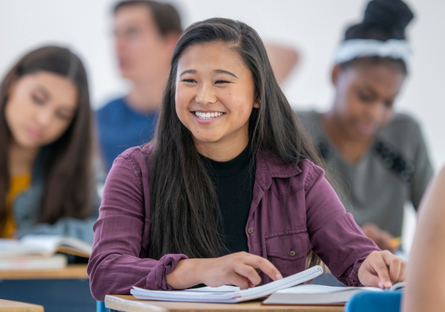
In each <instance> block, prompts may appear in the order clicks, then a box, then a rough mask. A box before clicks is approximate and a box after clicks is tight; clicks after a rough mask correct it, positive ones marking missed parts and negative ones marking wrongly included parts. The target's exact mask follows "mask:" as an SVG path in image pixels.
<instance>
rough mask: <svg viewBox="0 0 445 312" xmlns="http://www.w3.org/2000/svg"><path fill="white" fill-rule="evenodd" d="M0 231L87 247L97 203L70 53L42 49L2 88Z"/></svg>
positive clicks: (78, 79)
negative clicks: (66, 240)
mask: <svg viewBox="0 0 445 312" xmlns="http://www.w3.org/2000/svg"><path fill="white" fill-rule="evenodd" d="M0 109H1V113H0V145H1V146H4V147H6V148H3V149H1V151H0V167H1V168H2V170H1V172H2V174H1V175H0V198H3V200H0V230H1V231H0V233H1V237H18V238H19V237H21V236H23V235H25V234H30V233H33V234H58V235H64V236H72V237H76V238H79V239H81V240H84V241H86V242H89V243H92V240H93V231H92V225H93V223H94V221H95V219H96V216H97V207H98V201H99V200H98V198H97V196H96V192H95V182H94V174H93V130H92V112H91V108H90V101H89V93H88V81H87V76H86V72H85V69H84V67H83V65H82V63H81V61H80V60H79V59H78V57H77V56H76V55H74V54H73V53H71V52H70V51H69V50H67V49H64V48H59V47H43V48H40V49H37V50H34V51H32V52H30V53H28V54H27V55H25V56H24V57H22V58H21V59H20V60H19V61H18V62H17V63H16V64H15V65H14V66H13V67H12V69H11V70H10V71H9V72H8V74H7V75H6V77H5V78H4V79H3V81H2V82H1V87H0Z"/></svg>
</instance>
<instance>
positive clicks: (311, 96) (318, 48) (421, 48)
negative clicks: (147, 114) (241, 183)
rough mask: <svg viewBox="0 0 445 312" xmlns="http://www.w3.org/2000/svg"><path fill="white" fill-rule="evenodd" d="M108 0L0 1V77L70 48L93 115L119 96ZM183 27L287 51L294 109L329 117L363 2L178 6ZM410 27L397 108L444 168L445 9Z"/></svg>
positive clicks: (436, 8)
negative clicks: (293, 58)
mask: <svg viewBox="0 0 445 312" xmlns="http://www.w3.org/2000/svg"><path fill="white" fill-rule="evenodd" d="M113 3H115V1H111V0H94V1H91V0H64V1H59V0H39V1H35V0H20V1H13V0H2V1H0V75H2V76H3V75H4V74H5V72H6V70H7V69H8V67H9V66H11V64H12V62H14V60H15V59H16V58H17V57H18V56H19V55H21V54H22V53H23V52H24V51H26V50H29V49H31V48H33V47H36V46H39V45H42V44H43V43H53V44H62V45H66V46H69V47H72V48H73V50H75V51H76V52H78V53H79V54H80V55H81V57H82V59H83V60H84V61H85V63H86V66H87V70H88V73H89V76H90V85H91V95H92V100H93V105H94V107H99V106H101V105H102V104H104V102H105V101H106V100H107V99H110V98H112V97H113V96H116V95H119V94H123V93H125V90H127V88H128V85H127V84H126V82H125V81H122V80H121V79H120V78H119V74H118V71H117V67H116V63H115V60H114V55H113V50H112V46H113V42H112V27H111V7H112V4H113ZM176 3H177V4H178V6H179V7H180V9H181V11H182V13H183V16H184V23H183V25H184V26H187V25H189V24H190V23H191V22H193V21H196V20H201V19H205V18H209V17H214V16H221V17H230V18H235V19H239V20H242V21H244V22H246V23H248V24H250V25H251V26H253V27H254V28H255V29H256V30H257V31H258V32H259V34H260V35H261V36H262V37H263V38H264V40H267V41H272V42H277V43H287V44H289V45H291V46H294V47H296V48H297V49H298V50H299V51H300V53H301V63H300V66H299V67H298V69H297V70H296V71H294V72H293V73H292V74H291V76H290V77H289V79H288V81H286V83H285V84H284V90H285V93H286V94H287V96H288V97H289V99H290V102H291V103H292V104H293V105H294V106H295V107H298V108H309V107H316V108H318V109H320V110H323V109H327V108H328V107H329V105H330V99H331V98H332V94H333V89H332V87H331V85H330V81H329V74H330V67H331V66H332V55H333V52H334V50H335V48H336V46H337V44H338V42H339V41H340V40H341V36H342V33H343V30H344V28H345V26H346V25H347V24H349V23H353V22H355V21H358V20H359V19H360V17H361V14H362V11H363V9H364V6H365V4H366V3H367V1H365V0H335V1H332V0H314V1H307V0H274V1H271V0H255V1H253V0H225V1H209V0H182V1H180V0H177V1H176ZM407 3H409V4H410V5H411V7H412V8H413V9H414V10H415V12H416V16H417V17H416V19H415V21H414V23H412V25H411V26H410V28H409V29H408V35H409V38H410V40H411V42H412V45H413V48H414V53H415V54H414V58H413V63H412V70H411V75H410V76H409V78H408V79H407V81H406V84H405V85H404V89H403V90H402V93H401V95H400V97H399V98H398V101H397V103H396V107H397V109H398V110H404V111H408V112H410V113H411V114H413V115H414V116H415V117H416V118H417V119H418V120H419V121H420V122H421V124H422V126H423V130H424V133H425V135H426V137H427V142H428V146H429V149H430V151H431V155H432V160H433V163H434V165H435V168H436V169H438V167H439V166H442V165H444V164H445V144H444V140H443V134H442V133H443V132H444V130H445V126H444V124H443V123H444V122H443V119H444V116H445V105H444V102H445V78H444V77H445V76H444V75H443V72H444V70H445V58H444V57H443V56H444V55H445V42H444V40H443V36H442V34H443V31H444V30H445V19H443V18H442V17H443V12H445V1H440V0H409V1H407Z"/></svg>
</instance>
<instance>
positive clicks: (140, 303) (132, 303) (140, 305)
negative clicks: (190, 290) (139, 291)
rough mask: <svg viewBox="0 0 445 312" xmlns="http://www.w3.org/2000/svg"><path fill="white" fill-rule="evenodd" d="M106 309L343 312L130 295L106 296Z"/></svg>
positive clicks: (127, 311) (139, 311) (331, 308)
mask: <svg viewBox="0 0 445 312" xmlns="http://www.w3.org/2000/svg"><path fill="white" fill-rule="evenodd" d="M105 306H106V307H107V308H110V309H113V310H118V311H125V312H146V311H156V312H196V311H212V312H228V311H233V310H237V311H244V312H255V311H268V312H292V311H295V312H343V311H344V307H339V306H318V307H317V306H262V305H261V301H250V302H243V303H235V304H233V303H231V304H221V303H193V302H167V301H150V300H141V299H136V298H135V297H133V296H132V295H108V296H106V297H105Z"/></svg>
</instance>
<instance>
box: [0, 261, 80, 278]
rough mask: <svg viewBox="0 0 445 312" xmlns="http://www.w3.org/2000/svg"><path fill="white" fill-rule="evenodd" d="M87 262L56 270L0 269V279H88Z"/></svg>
mask: <svg viewBox="0 0 445 312" xmlns="http://www.w3.org/2000/svg"><path fill="white" fill-rule="evenodd" d="M87 278H88V274H87V265H86V264H70V265H68V266H67V267H66V268H63V269H55V270H46V269H45V270H12V271H9V270H5V271H0V280H20V279H27V280H28V279H33V280H34V279H87Z"/></svg>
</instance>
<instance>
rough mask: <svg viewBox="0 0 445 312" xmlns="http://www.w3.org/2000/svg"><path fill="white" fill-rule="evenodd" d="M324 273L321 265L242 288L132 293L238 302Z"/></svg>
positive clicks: (155, 297)
mask: <svg viewBox="0 0 445 312" xmlns="http://www.w3.org/2000/svg"><path fill="white" fill-rule="evenodd" d="M322 273H323V269H322V268H321V267H320V266H318V265H317V266H315V267H312V268H310V269H307V270H305V271H303V272H300V273H297V274H294V275H291V276H288V277H286V278H283V279H281V280H278V281H274V282H271V283H269V284H266V285H263V286H258V287H253V288H249V289H245V290H240V289H239V288H238V287H233V286H222V287H216V288H214V287H204V288H196V289H186V290H179V291H162V290H147V289H142V288H139V287H135V286H133V289H132V290H131V294H132V295H133V296H135V297H136V298H138V299H148V300H160V301H182V302H217V303H236V302H242V301H248V300H253V299H258V298H262V297H265V296H268V295H270V294H272V293H274V292H276V291H278V290H280V289H285V288H289V287H292V286H295V285H298V284H301V283H304V282H307V281H310V280H311V279H314V278H316V277H317V276H319V275H320V274H322Z"/></svg>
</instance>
